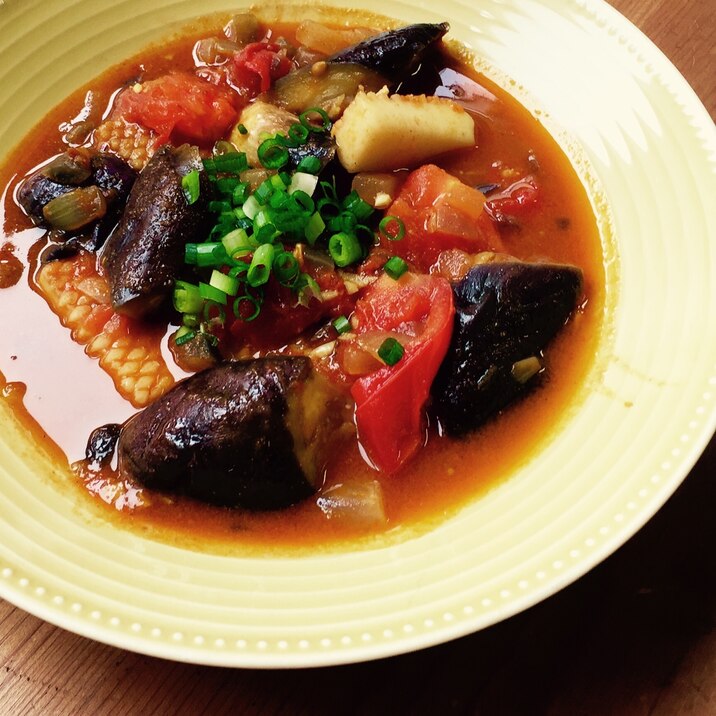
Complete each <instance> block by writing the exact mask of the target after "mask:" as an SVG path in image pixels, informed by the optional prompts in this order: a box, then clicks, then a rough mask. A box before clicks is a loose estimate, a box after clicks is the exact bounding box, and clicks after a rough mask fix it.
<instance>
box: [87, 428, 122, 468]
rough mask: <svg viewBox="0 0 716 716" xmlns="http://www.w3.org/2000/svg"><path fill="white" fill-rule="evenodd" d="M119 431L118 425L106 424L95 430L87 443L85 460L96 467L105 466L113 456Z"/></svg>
mask: <svg viewBox="0 0 716 716" xmlns="http://www.w3.org/2000/svg"><path fill="white" fill-rule="evenodd" d="M121 429H122V426H121V425H120V424H119V423H108V424H107V425H102V426H100V427H99V428H95V429H94V430H93V431H92V433H91V435H90V436H89V440H88V441H87V449H86V450H85V460H87V462H89V463H92V464H94V465H96V466H98V467H101V466H102V465H106V464H107V463H108V462H109V461H110V460H111V459H112V457H113V456H114V452H115V449H116V447H117V440H119V434H120V431H121Z"/></svg>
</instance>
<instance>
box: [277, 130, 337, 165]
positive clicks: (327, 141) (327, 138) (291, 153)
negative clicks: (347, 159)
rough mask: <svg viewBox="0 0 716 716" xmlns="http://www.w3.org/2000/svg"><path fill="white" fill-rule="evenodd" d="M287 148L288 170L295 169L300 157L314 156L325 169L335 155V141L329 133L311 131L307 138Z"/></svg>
mask: <svg viewBox="0 0 716 716" xmlns="http://www.w3.org/2000/svg"><path fill="white" fill-rule="evenodd" d="M287 149H288V164H287V165H286V168H287V169H288V171H295V169H296V167H298V165H299V164H300V162H301V160H302V159H305V158H306V157H316V159H318V160H319V161H320V162H321V169H325V168H326V166H328V164H330V162H331V161H332V160H333V157H335V156H336V141H335V139H333V137H331V135H330V134H316V133H313V132H312V133H311V134H310V135H309V137H308V139H307V140H306V141H305V142H304V143H303V144H299V145H298V146H297V147H287Z"/></svg>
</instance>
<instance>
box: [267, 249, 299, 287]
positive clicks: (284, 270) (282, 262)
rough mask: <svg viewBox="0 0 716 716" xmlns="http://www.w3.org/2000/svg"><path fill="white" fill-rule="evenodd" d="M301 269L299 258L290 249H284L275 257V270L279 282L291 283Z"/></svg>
mask: <svg viewBox="0 0 716 716" xmlns="http://www.w3.org/2000/svg"><path fill="white" fill-rule="evenodd" d="M299 271H300V268H299V265H298V259H297V258H296V257H295V256H294V255H293V254H292V253H291V252H290V251H282V252H281V253H280V254H276V256H275V257H274V260H273V272H274V274H275V276H276V278H277V279H278V281H279V283H282V284H284V285H286V284H290V283H291V282H292V281H293V280H294V279H295V278H296V277H297V276H298V274H299Z"/></svg>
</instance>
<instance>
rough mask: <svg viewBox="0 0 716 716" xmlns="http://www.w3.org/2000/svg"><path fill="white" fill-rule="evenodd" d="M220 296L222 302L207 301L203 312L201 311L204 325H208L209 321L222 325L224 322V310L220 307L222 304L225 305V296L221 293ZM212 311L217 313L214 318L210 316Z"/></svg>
mask: <svg viewBox="0 0 716 716" xmlns="http://www.w3.org/2000/svg"><path fill="white" fill-rule="evenodd" d="M222 296H223V297H224V300H223V301H210V300H207V301H206V303H205V304H204V310H203V311H202V315H203V317H204V321H205V322H206V323H209V321H218V322H219V323H221V324H222V325H223V323H224V321H226V310H225V309H224V306H223V305H222V303H226V294H225V293H222ZM212 309H215V310H216V312H217V313H216V315H215V316H212V315H211V311H212ZM209 335H210V334H209Z"/></svg>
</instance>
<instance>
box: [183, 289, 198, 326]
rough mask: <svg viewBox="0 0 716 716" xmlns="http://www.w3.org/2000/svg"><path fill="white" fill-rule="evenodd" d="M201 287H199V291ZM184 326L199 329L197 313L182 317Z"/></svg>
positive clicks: (186, 314)
mask: <svg viewBox="0 0 716 716" xmlns="http://www.w3.org/2000/svg"><path fill="white" fill-rule="evenodd" d="M198 289H199V287H198V286H197V290H198ZM181 323H182V326H186V327H187V328H198V327H199V316H197V314H196V313H184V314H182V317H181Z"/></svg>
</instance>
